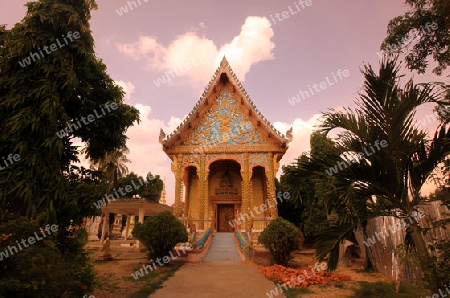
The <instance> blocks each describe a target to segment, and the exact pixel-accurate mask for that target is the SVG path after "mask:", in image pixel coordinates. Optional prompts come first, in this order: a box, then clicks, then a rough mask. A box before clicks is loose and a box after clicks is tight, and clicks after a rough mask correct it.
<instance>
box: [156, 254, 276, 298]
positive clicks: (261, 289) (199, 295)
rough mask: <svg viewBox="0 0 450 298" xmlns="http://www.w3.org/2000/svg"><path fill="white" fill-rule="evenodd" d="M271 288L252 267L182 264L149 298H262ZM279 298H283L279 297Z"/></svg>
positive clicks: (269, 283) (271, 283)
mask: <svg viewBox="0 0 450 298" xmlns="http://www.w3.org/2000/svg"><path fill="white" fill-rule="evenodd" d="M275 287H276V286H275V284H274V283H273V282H271V281H269V280H267V279H266V278H264V277H263V276H262V275H261V274H259V272H258V267H257V266H256V265H244V264H237V263H200V264H197V265H189V264H186V265H184V266H183V267H181V268H180V269H179V270H178V271H176V272H175V275H174V276H173V277H171V278H169V280H167V281H166V282H164V284H163V288H162V289H159V290H157V291H156V292H155V293H154V294H153V295H150V296H149V297H150V298H178V297H183V298H228V297H230V298H231V297H232V298H249V297H251V298H258V297H261V298H264V297H268V296H267V294H266V293H267V292H269V291H270V290H274V289H275ZM279 297H280V298H282V297H284V295H283V296H281V295H280V296H279Z"/></svg>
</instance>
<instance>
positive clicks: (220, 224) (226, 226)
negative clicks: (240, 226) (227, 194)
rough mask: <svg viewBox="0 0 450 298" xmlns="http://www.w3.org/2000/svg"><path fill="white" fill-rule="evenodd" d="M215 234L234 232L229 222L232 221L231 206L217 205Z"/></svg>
mask: <svg viewBox="0 0 450 298" xmlns="http://www.w3.org/2000/svg"><path fill="white" fill-rule="evenodd" d="M217 213H218V215H217V232H234V230H233V227H232V226H231V224H230V222H231V223H233V222H232V221H233V219H234V205H233V204H219V205H217Z"/></svg>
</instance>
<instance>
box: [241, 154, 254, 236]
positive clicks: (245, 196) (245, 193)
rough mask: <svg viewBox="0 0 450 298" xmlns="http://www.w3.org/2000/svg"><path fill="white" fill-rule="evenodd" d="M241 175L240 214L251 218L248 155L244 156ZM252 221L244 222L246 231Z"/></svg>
mask: <svg viewBox="0 0 450 298" xmlns="http://www.w3.org/2000/svg"><path fill="white" fill-rule="evenodd" d="M241 175H242V182H241V187H242V205H241V214H247V215H248V216H249V217H251V213H250V211H251V210H250V208H251V206H250V170H249V161H248V153H245V154H244V165H243V167H242V168H241ZM251 221H252V219H250V220H248V221H245V224H244V227H245V228H246V229H247V228H248V227H250V224H251Z"/></svg>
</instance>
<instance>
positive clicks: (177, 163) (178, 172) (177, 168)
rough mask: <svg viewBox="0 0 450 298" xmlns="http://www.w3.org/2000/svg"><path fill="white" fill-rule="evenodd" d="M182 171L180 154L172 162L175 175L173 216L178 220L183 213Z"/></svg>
mask: <svg viewBox="0 0 450 298" xmlns="http://www.w3.org/2000/svg"><path fill="white" fill-rule="evenodd" d="M182 170H183V163H182V155H181V154H178V156H176V157H175V159H174V161H173V162H172V172H174V174H175V206H174V208H173V214H174V215H175V217H176V218H178V215H179V214H180V211H181V181H182V179H183V176H182V172H183V171H182Z"/></svg>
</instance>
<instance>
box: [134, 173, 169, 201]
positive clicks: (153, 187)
mask: <svg viewBox="0 0 450 298" xmlns="http://www.w3.org/2000/svg"><path fill="white" fill-rule="evenodd" d="M163 184H164V182H163V181H162V180H161V178H160V177H159V175H155V176H153V175H152V173H151V172H148V174H147V179H146V182H145V184H144V186H143V187H142V188H141V189H139V195H140V196H141V197H143V198H146V199H147V200H149V201H154V202H158V201H159V199H160V198H161V192H162V190H163Z"/></svg>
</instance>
